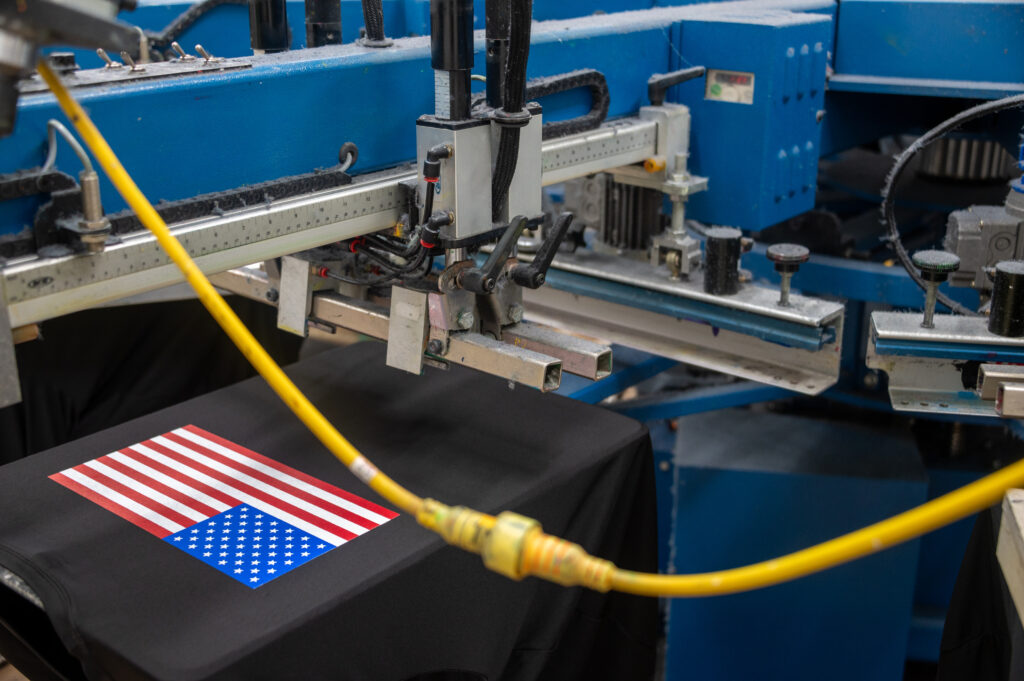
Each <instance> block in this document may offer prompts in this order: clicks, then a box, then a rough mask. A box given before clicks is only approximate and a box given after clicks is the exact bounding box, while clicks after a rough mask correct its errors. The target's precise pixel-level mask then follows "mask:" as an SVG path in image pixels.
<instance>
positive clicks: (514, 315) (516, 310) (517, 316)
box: [508, 303, 523, 324]
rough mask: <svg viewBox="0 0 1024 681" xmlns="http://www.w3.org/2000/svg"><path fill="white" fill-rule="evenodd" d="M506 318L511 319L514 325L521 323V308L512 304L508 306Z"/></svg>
mask: <svg viewBox="0 0 1024 681" xmlns="http://www.w3.org/2000/svg"><path fill="white" fill-rule="evenodd" d="M508 318H509V319H511V320H512V322H513V323H514V324H518V323H519V322H521V321H523V306H522V305H520V304H519V303H512V304H511V305H509V306H508Z"/></svg>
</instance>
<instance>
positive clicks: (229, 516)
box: [224, 513, 232, 519]
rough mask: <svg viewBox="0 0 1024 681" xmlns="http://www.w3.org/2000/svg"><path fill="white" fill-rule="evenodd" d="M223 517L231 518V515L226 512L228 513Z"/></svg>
mask: <svg viewBox="0 0 1024 681" xmlns="http://www.w3.org/2000/svg"><path fill="white" fill-rule="evenodd" d="M224 517H225V518H228V519H231V517H232V516H231V514H230V513H228V514H227V515H226V516H224Z"/></svg>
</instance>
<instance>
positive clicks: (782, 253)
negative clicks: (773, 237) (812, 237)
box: [766, 244, 811, 273]
mask: <svg viewBox="0 0 1024 681" xmlns="http://www.w3.org/2000/svg"><path fill="white" fill-rule="evenodd" d="M766 255H767V256H768V259H769V260H771V261H772V262H773V263H775V271H776V272H789V273H793V272H796V271H797V270H798V269H800V265H803V264H804V263H805V262H807V259H808V258H810V257H811V252H810V251H809V250H808V249H807V247H806V246H801V245H800V244H773V245H771V246H769V247H768V251H767V253H766Z"/></svg>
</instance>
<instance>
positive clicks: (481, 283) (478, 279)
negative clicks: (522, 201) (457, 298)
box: [459, 215, 526, 294]
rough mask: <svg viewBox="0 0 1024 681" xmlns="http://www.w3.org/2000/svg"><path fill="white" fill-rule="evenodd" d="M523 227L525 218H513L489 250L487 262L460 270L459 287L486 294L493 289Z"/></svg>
mask: <svg viewBox="0 0 1024 681" xmlns="http://www.w3.org/2000/svg"><path fill="white" fill-rule="evenodd" d="M524 229H526V218H524V217H523V216H522V215H520V216H517V217H515V218H513V219H512V222H511V223H509V226H508V229H506V230H505V233H504V234H502V235H501V239H499V240H498V243H497V244H496V245H495V246H494V250H493V251H491V255H490V256H489V257H488V258H487V262H485V263H484V264H483V266H482V267H473V268H471V269H468V270H464V271H463V272H462V274H461V275H460V276H459V287H460V288H462V289H463V290H466V291H472V292H473V293H484V294H486V293H490V292H491V291H493V290H494V286H495V284H497V283H498V273H499V272H501V268H502V267H504V266H505V261H506V260H508V258H509V255H510V254H511V253H512V248H513V247H514V246H515V245H516V242H517V241H519V237H520V236H522V234H523V230H524Z"/></svg>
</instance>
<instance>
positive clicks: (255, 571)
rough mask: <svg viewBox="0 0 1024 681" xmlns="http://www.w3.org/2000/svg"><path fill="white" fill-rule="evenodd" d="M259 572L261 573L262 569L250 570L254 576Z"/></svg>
mask: <svg viewBox="0 0 1024 681" xmlns="http://www.w3.org/2000/svg"><path fill="white" fill-rule="evenodd" d="M259 571H260V569H259V568H253V569H252V570H249V572H251V573H253V574H256V573H257V572H259Z"/></svg>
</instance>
